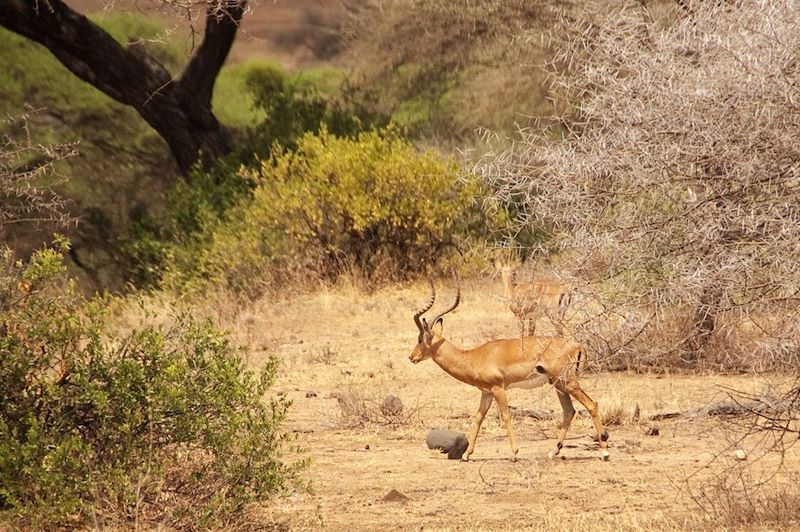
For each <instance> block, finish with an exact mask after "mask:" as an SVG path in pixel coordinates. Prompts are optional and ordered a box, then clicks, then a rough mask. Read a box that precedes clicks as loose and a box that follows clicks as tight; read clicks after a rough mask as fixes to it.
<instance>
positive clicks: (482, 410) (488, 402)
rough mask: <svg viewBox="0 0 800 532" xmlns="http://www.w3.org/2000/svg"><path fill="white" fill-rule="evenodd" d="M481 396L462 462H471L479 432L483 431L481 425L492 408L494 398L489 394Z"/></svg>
mask: <svg viewBox="0 0 800 532" xmlns="http://www.w3.org/2000/svg"><path fill="white" fill-rule="evenodd" d="M482 393H483V395H481V404H480V406H479V407H478V411H477V412H476V413H475V422H474V424H473V426H472V434H471V435H470V436H472V437H471V438H470V439H469V445H468V446H467V450H466V451H465V452H464V456H462V457H461V459H462V460H464V461H465V462H466V461H467V460H469V455H471V454H472V451H474V450H475V440H477V439H478V431H479V430H481V423H483V418H485V417H486V412H488V411H489V407H490V406H492V400H493V399H494V396H493V395H492V394H491V393H489V392H482Z"/></svg>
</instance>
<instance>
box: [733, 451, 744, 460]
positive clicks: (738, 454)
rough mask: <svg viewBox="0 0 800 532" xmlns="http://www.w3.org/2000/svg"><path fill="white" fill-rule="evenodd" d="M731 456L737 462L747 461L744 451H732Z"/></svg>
mask: <svg viewBox="0 0 800 532" xmlns="http://www.w3.org/2000/svg"><path fill="white" fill-rule="evenodd" d="M733 456H735V457H736V459H737V460H747V453H746V452H744V449H736V450H734V451H733Z"/></svg>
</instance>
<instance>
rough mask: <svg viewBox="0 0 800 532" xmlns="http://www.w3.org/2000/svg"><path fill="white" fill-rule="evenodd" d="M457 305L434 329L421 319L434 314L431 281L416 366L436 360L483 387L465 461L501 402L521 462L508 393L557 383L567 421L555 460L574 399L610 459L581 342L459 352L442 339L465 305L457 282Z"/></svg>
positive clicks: (535, 341)
mask: <svg viewBox="0 0 800 532" xmlns="http://www.w3.org/2000/svg"><path fill="white" fill-rule="evenodd" d="M456 283H457V292H456V301H455V303H453V306H451V307H450V308H449V309H447V310H445V311H444V312H442V313H440V314H439V315H438V316H436V317H435V318H434V319H433V321H432V322H431V323H430V324H429V323H428V322H427V321H426V320H425V319H424V318H423V319H422V321H420V317H421V316H422V315H423V314H424V313H425V312H427V311H428V310H430V309H431V307H432V306H433V302H434V301H435V299H436V292H435V290H434V287H433V283H432V282H431V297H430V300H429V301H428V303H427V304H426V305H425V307H424V308H423V309H422V310H420V311H419V312H417V313H416V314H414V323H415V324H416V325H417V329H419V338H418V340H417V346H416V347H415V348H414V350H413V352H412V353H411V356H410V357H409V358H410V359H411V362H413V363H414V364H416V363H418V362H420V361H422V360H425V359H426V358H432V359H433V361H434V362H436V363H437V364H439V366H440V367H441V368H442V369H443V370H445V371H446V372H447V373H449V374H450V375H451V376H453V377H455V378H456V379H458V380H460V381H461V382H465V383H467V384H470V385H472V386H475V387H476V388H478V389H479V390H480V391H481V393H482V395H481V402H480V406H479V407H478V412H477V413H476V414H475V423H474V426H473V429H472V434H471V435H470V438H469V446H468V447H467V451H466V452H465V453H464V456H463V458H462V460H469V457H470V455H471V454H472V452H473V451H474V450H475V440H477V439H478V431H479V430H480V428H481V423H483V418H484V417H485V416H486V412H487V411H488V410H489V407H490V406H491V405H492V400H494V401H497V406H498V408H499V409H500V416H501V418H502V419H503V423H504V424H505V426H506V430H507V431H508V439H509V440H510V442H511V453H512V459H513V458H515V457H516V455H517V451H518V450H519V449H518V447H517V442H516V439H515V438H514V427H513V425H512V423H511V415H510V414H509V412H508V398H507V396H506V390H508V389H509V388H525V389H531V388H536V387H539V386H543V385H544V384H546V383H548V382H549V383H550V384H552V385H553V386H554V387H555V389H556V392H557V394H558V399H559V401H560V402H561V408H562V409H563V410H564V419H563V422H562V423H561V431H560V433H559V436H558V442H557V443H556V450H555V453H554V454H555V455H557V454H558V453H559V452H560V451H561V447H562V446H563V444H564V437H565V436H566V434H567V430H568V429H569V425H570V423H571V422H572V417H573V416H574V415H575V409H574V408H573V406H572V399H571V398H570V396H572V397H574V398H575V399H577V400H578V401H579V402H580V403H581V404H582V405H583V406H584V407H586V410H588V411H589V413H590V414H591V416H592V421H593V422H594V428H595V439H596V440H597V441H598V442H599V443H600V448H601V452H602V457H603V459H607V458H608V451H607V443H606V440H608V433H607V432H605V431H604V430H603V425H602V422H601V421H600V414H599V409H598V406H597V403H596V402H594V401H593V400H592V399H591V398H590V397H589V396H588V395H586V393H585V392H584V391H583V390H582V389H581V387H580V385H579V384H578V366H579V365H580V363H581V360H582V358H583V357H585V354H586V351H585V349H584V348H583V346H581V345H580V344H578V343H577V342H575V341H573V340H570V339H567V338H563V337H558V336H554V337H548V336H532V337H528V338H525V339H524V341H523V342H520V340H519V338H517V339H509V340H494V341H492V342H488V343H485V344H483V345H481V346H478V347H476V348H474V349H466V350H464V349H459V348H457V347H455V346H454V345H453V344H451V343H450V342H448V341H447V340H445V339H444V338H443V337H442V324H443V321H442V317H443V316H444V315H445V314H447V313H449V312H452V311H453V310H455V308H456V307H457V306H458V304H459V302H460V301H461V286H460V284H459V283H458V278H456Z"/></svg>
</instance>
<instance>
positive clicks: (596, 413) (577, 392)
mask: <svg viewBox="0 0 800 532" xmlns="http://www.w3.org/2000/svg"><path fill="white" fill-rule="evenodd" d="M567 390H568V391H569V393H570V395H572V397H574V398H575V399H577V400H578V401H579V402H580V403H581V404H582V405H583V406H584V407H586V410H588V411H589V414H591V416H592V422H593V423H594V430H595V439H596V440H597V441H598V442H599V443H600V450H601V453H600V454H601V455H602V457H603V459H604V460H607V459H608V450H607V449H608V432H607V431H606V430H605V429H603V421H602V420H601V419H600V408H599V407H598V406H597V403H596V402H595V401H594V400H592V398H591V397H589V396H588V395H586V392H584V391H583V390H582V389H581V387H580V386H579V385H578V383H577V382H574V383H571V384H570V385H569V387H568V388H567Z"/></svg>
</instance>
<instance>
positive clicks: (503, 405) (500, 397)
mask: <svg viewBox="0 0 800 532" xmlns="http://www.w3.org/2000/svg"><path fill="white" fill-rule="evenodd" d="M492 396H494V400H495V401H497V408H499V409H500V417H501V418H502V420H503V423H505V425H506V430H507V431H508V439H509V441H510V442H511V459H512V460H516V459H517V452H519V447H517V440H516V438H515V437H514V425H513V424H512V423H511V414H510V413H509V411H508V396H507V395H506V391H505V390H504V389H503V388H501V387H500V386H494V387H493V388H492Z"/></svg>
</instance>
